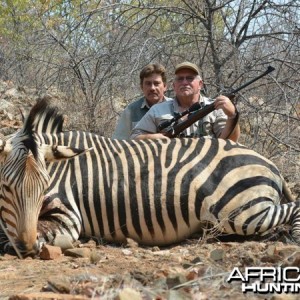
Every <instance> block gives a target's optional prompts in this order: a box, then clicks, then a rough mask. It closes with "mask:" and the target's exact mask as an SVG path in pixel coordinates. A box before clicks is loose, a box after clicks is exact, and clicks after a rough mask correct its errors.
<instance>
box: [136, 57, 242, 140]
mask: <svg viewBox="0 0 300 300" xmlns="http://www.w3.org/2000/svg"><path fill="white" fill-rule="evenodd" d="M202 87H203V81H202V79H201V76H200V71H199V69H198V67H197V66H196V65H195V64H193V63H191V62H183V63H181V64H179V65H177V66H176V68H175V78H174V81H173V88H174V92H175V95H176V96H175V98H174V99H173V100H172V101H166V102H163V103H159V104H157V105H155V106H153V107H151V109H150V110H149V111H148V112H147V113H146V114H145V116H144V117H143V118H142V119H141V120H140V121H139V122H138V123H137V125H136V126H135V127H134V128H133V130H132V132H131V138H132V139H146V138H152V139H155V138H166V136H165V135H164V134H163V132H160V131H159V129H158V126H159V125H160V124H162V123H163V122H165V121H167V120H170V119H172V118H174V115H175V114H176V113H182V112H183V111H185V110H187V109H189V108H190V107H191V105H193V104H194V103H197V102H199V103H200V105H201V106H205V105H209V104H211V103H213V102H214V106H215V110H214V111H212V112H211V113H209V114H208V115H206V116H205V117H204V118H202V119H200V120H199V121H197V122H195V123H194V124H192V125H191V126H190V127H188V128H187V129H185V130H184V132H182V134H181V136H185V137H201V136H209V137H215V138H223V139H227V138H229V139H231V140H233V141H237V140H238V138H239V136H240V128H239V125H238V124H237V118H238V112H237V111H236V107H235V106H234V104H233V103H232V102H231V100H230V99H229V98H228V97H226V96H224V95H219V96H218V97H217V98H216V99H209V98H207V97H204V96H203V95H201V93H200V91H201V89H202ZM186 117H187V116H184V117H183V118H182V120H184V119H185V118H186Z"/></svg>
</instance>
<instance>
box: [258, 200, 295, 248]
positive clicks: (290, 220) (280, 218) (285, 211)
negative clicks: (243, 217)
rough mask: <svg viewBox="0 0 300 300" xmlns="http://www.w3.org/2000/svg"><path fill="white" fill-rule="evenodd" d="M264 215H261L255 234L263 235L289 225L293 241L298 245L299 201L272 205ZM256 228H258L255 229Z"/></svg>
mask: <svg viewBox="0 0 300 300" xmlns="http://www.w3.org/2000/svg"><path fill="white" fill-rule="evenodd" d="M265 212H266V214H265V215H264V214H261V215H260V216H261V222H260V223H258V224H259V226H260V228H259V230H258V231H256V232H257V233H260V234H265V233H267V232H268V231H269V230H271V229H272V228H275V227H277V226H280V225H290V226H291V227H292V228H291V235H292V238H293V240H294V241H295V242H296V243H297V244H298V245H300V201H297V202H292V203H286V204H281V205H280V204H279V205H273V206H271V207H270V209H269V210H268V211H266V210H265ZM257 228H258V227H257Z"/></svg>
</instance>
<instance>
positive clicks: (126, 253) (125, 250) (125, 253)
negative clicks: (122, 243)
mask: <svg viewBox="0 0 300 300" xmlns="http://www.w3.org/2000/svg"><path fill="white" fill-rule="evenodd" d="M122 253H123V254H124V255H126V256H129V255H132V251H131V250H129V249H122Z"/></svg>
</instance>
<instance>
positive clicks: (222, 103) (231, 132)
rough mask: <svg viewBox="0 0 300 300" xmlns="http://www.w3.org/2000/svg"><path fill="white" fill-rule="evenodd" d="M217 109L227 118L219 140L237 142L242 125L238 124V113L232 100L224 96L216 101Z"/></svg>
mask: <svg viewBox="0 0 300 300" xmlns="http://www.w3.org/2000/svg"><path fill="white" fill-rule="evenodd" d="M215 108H216V109H222V110H223V112H224V114H225V115H226V116H227V120H226V123H225V127H224V128H223V129H222V131H221V133H220V134H219V136H218V138H221V139H230V140H232V141H234V142H237V141H238V139H239V137H240V125H239V124H238V117H239V116H238V112H237V110H236V107H235V106H234V104H233V103H232V102H231V100H230V99H229V98H228V97H226V96H223V95H220V96H218V97H217V98H216V99H215Z"/></svg>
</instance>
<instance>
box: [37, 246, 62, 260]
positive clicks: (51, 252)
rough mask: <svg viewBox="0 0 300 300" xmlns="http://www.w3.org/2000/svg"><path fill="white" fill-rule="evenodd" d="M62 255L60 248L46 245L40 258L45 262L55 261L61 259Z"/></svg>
mask: <svg viewBox="0 0 300 300" xmlns="http://www.w3.org/2000/svg"><path fill="white" fill-rule="evenodd" d="M61 255H62V251H61V249H60V247H56V246H51V245H44V246H43V247H42V250H41V253H40V255H39V256H40V258H41V259H44V260H53V259H57V258H59V257H60V256H61Z"/></svg>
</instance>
